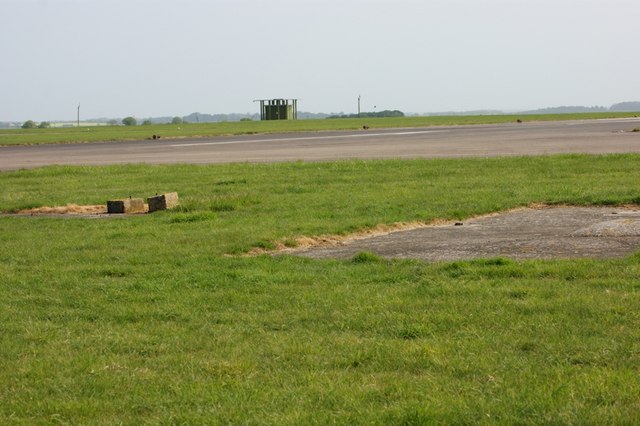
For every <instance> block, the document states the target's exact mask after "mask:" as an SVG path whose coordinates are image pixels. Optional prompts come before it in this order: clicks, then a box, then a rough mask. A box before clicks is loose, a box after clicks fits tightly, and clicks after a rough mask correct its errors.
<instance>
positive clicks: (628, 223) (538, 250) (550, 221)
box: [289, 206, 640, 261]
mask: <svg viewBox="0 0 640 426" xmlns="http://www.w3.org/2000/svg"><path fill="white" fill-rule="evenodd" d="M639 249H640V207H638V206H623V207H566V206H561V207H538V208H524V209H517V210H513V211H510V212H505V213H502V214H494V215H489V216H484V217H480V218H475V219H469V220H467V221H464V222H462V225H458V226H456V225H455V224H454V223H450V224H446V225H436V226H427V227H423V228H420V229H413V230H408V231H399V232H392V233H389V234H387V235H381V236H375V237H371V238H365V239H358V240H354V241H348V242H345V243H342V244H339V245H336V246H334V247H316V248H304V249H299V250H291V251H289V253H291V254H295V255H299V256H305V257H311V258H338V259H348V258H351V257H353V256H354V255H355V254H357V253H359V252H361V251H369V252H373V253H376V254H378V255H379V256H382V257H385V258H410V259H422V260H427V261H451V260H467V259H475V258H488V257H497V256H503V257H508V258H512V259H557V258H615V257H622V256H625V255H628V254H631V253H633V252H634V251H636V250H639Z"/></svg>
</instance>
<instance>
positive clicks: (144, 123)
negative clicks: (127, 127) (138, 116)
mask: <svg viewBox="0 0 640 426" xmlns="http://www.w3.org/2000/svg"><path fill="white" fill-rule="evenodd" d="M152 124H153V123H152V122H151V119H150V118H147V119H146V120H144V121H143V122H142V125H143V126H151V125H152Z"/></svg>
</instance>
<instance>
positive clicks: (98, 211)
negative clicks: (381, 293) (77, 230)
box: [2, 204, 148, 218]
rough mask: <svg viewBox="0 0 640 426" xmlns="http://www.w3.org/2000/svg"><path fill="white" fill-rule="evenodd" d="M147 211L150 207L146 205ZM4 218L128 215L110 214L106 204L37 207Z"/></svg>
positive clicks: (110, 216)
mask: <svg viewBox="0 0 640 426" xmlns="http://www.w3.org/2000/svg"><path fill="white" fill-rule="evenodd" d="M145 210H148V206H147V205H146V204H145ZM2 216H46V217H60V218H70V217H80V218H114V217H124V216H127V215H126V214H109V213H108V212H107V206H106V204H101V205H88V206H82V205H78V204H67V205H66V206H55V207H35V208H32V209H25V210H20V211H18V212H17V213H5V214H2Z"/></svg>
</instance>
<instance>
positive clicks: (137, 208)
mask: <svg viewBox="0 0 640 426" xmlns="http://www.w3.org/2000/svg"><path fill="white" fill-rule="evenodd" d="M145 212H146V209H145V206H144V200H143V199H142V198H125V199H123V200H111V201H107V213H109V214H112V213H120V214H122V213H145Z"/></svg>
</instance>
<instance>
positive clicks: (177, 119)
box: [171, 117, 184, 124]
mask: <svg viewBox="0 0 640 426" xmlns="http://www.w3.org/2000/svg"><path fill="white" fill-rule="evenodd" d="M182 123H184V120H183V119H182V118H180V117H173V119H172V120H171V124H182Z"/></svg>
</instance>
